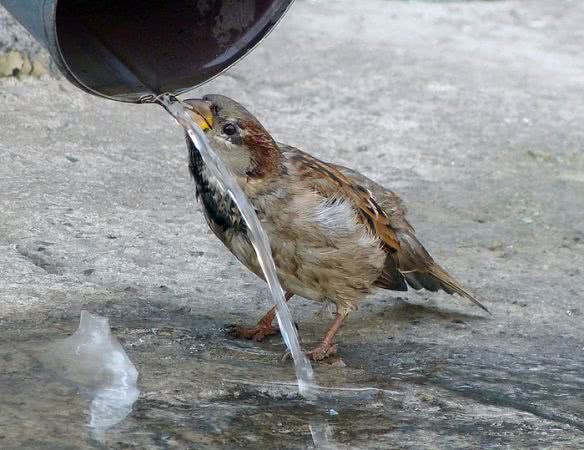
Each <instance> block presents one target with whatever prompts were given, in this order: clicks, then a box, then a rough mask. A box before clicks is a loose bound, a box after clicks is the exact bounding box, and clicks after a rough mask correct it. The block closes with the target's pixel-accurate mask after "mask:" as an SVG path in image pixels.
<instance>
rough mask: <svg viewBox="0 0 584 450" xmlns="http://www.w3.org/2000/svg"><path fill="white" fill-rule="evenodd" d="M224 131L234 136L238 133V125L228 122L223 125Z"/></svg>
mask: <svg viewBox="0 0 584 450" xmlns="http://www.w3.org/2000/svg"><path fill="white" fill-rule="evenodd" d="M223 133H225V134H226V135H227V136H233V135H234V134H235V133H237V127H236V126H235V125H233V124H232V123H226V124H225V125H223Z"/></svg>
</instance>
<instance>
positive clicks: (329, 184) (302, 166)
mask: <svg viewBox="0 0 584 450" xmlns="http://www.w3.org/2000/svg"><path fill="white" fill-rule="evenodd" d="M290 161H291V162H292V163H293V164H294V165H295V167H296V169H297V170H298V173H299V174H300V175H301V176H302V177H303V179H304V181H306V182H307V183H309V184H310V186H311V187H312V188H313V189H314V190H315V191H316V192H318V193H319V194H321V195H322V196H323V197H327V198H345V199H347V200H349V201H350V202H351V203H352V204H353V205H354V208H355V211H356V212H357V216H358V218H359V220H360V221H361V223H363V224H364V225H365V226H367V228H368V229H369V231H370V232H371V233H373V234H375V235H376V236H377V237H379V239H380V240H381V241H382V242H383V244H384V247H385V249H386V250H387V251H389V252H393V251H396V250H399V248H400V245H399V241H398V239H397V236H396V234H395V232H394V230H393V228H392V227H391V224H390V221H389V217H388V216H387V214H386V213H385V211H384V210H383V209H382V208H381V206H379V204H378V203H377V201H376V200H375V198H374V196H373V194H372V193H371V191H370V190H369V189H367V188H365V187H363V186H361V185H360V184H358V183H356V182H355V181H353V180H351V179H350V178H348V177H347V176H346V175H344V174H343V173H341V172H340V171H339V170H338V169H336V168H334V167H332V166H331V165H329V164H327V163H325V162H323V161H320V160H318V159H316V158H314V157H312V156H310V155H309V154H307V153H304V152H301V151H300V150H297V151H296V152H294V153H293V154H292V155H291V156H290Z"/></svg>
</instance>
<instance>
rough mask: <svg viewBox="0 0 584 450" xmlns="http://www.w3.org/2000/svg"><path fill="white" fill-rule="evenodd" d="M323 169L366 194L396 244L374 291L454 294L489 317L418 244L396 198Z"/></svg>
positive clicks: (348, 173)
mask: <svg viewBox="0 0 584 450" xmlns="http://www.w3.org/2000/svg"><path fill="white" fill-rule="evenodd" d="M294 150H295V149H294ZM302 155H305V154H302ZM308 156H309V155H308ZM317 161H318V160H317ZM319 162H320V161H319ZM320 163H321V164H323V165H325V163H322V162H320ZM326 167H327V168H328V169H329V170H334V171H336V172H338V173H340V174H341V175H343V176H344V178H345V179H346V181H345V183H348V184H350V185H351V186H360V187H362V188H365V189H366V190H367V192H369V194H370V196H371V198H374V199H375V200H376V203H377V206H378V207H380V209H382V211H383V213H384V216H385V217H386V218H387V220H388V227H389V228H390V230H391V231H392V233H393V235H394V236H395V238H396V239H397V241H398V243H399V248H398V249H396V250H397V251H395V252H391V253H388V255H387V257H386V260H385V264H384V267H383V272H382V273H381V275H380V276H379V279H378V280H377V281H376V282H375V285H376V286H377V287H380V288H382V289H389V290H396V291H405V290H407V285H409V286H410V287H412V288H413V289H415V290H420V289H427V290H429V291H433V292H436V291H438V290H443V291H445V292H447V293H448V294H455V293H456V294H458V295H460V296H462V297H465V298H467V299H468V300H470V301H471V302H472V303H474V304H475V305H477V306H478V307H479V308H481V309H483V310H484V311H486V312H488V313H489V314H490V311H489V310H488V309H487V308H486V307H485V306H484V305H483V304H482V303H480V302H479V301H478V300H477V299H476V298H475V297H474V296H473V295H472V294H471V293H470V292H468V291H467V290H466V289H464V288H463V287H462V286H461V284H460V283H459V282H458V281H456V280H455V279H454V278H452V277H451V276H450V275H449V274H448V272H446V271H445V270H444V269H443V268H442V267H440V266H439V265H438V264H437V263H436V262H435V261H434V259H433V258H432V256H430V254H429V253H428V252H427V250H426V249H425V248H424V246H423V245H422V244H421V243H420V242H419V241H418V239H417V238H416V237H415V235H414V228H413V227H412V226H411V225H410V223H409V222H408V221H407V219H406V217H405V215H406V207H405V205H404V204H403V202H402V200H401V198H400V197H399V195H397V194H396V193H395V192H392V191H389V190H387V189H385V188H384V187H383V186H381V185H380V184H378V183H376V182H375V181H373V180H371V179H369V178H367V177H366V176H364V175H362V174H360V173H359V172H356V171H354V170H352V169H349V168H347V167H343V166H339V165H334V164H326ZM337 178H339V177H338V175H337ZM375 232H377V230H375ZM406 282H407V284H406Z"/></svg>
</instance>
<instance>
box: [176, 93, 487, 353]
mask: <svg viewBox="0 0 584 450" xmlns="http://www.w3.org/2000/svg"><path fill="white" fill-rule="evenodd" d="M183 102H184V103H183V104H184V105H185V108H186V109H187V111H188V113H189V114H190V115H191V116H192V119H193V120H194V121H195V122H196V123H197V124H198V126H199V127H201V128H202V129H203V130H204V132H205V134H206V137H207V139H208V142H209V144H210V145H211V147H212V149H213V150H214V151H215V152H216V153H217V154H218V155H219V156H220V157H221V159H222V160H223V162H224V163H225V164H226V165H227V167H228V168H229V169H230V170H231V172H232V173H233V175H234V176H235V178H236V180H237V182H238V184H239V185H240V186H241V188H242V190H243V191H244V193H245V194H246V195H247V197H248V198H249V201H250V202H251V204H252V206H253V207H254V209H255V211H256V213H257V216H258V218H259V220H260V222H261V224H262V226H263V228H264V230H265V231H266V233H267V235H268V237H269V240H270V244H271V250H272V256H273V258H274V262H275V264H276V268H277V273H278V277H279V280H280V283H281V285H282V287H283V289H284V290H285V292H286V300H289V299H290V298H291V297H292V296H293V295H298V296H301V297H304V298H306V299H309V300H312V301H315V302H327V303H332V304H334V306H335V307H336V313H335V318H334V320H333V321H332V322H331V324H330V326H329V327H328V329H327V331H326V333H325V335H324V338H323V339H322V341H321V342H320V343H319V344H318V345H317V346H316V347H315V348H313V349H312V350H310V351H309V352H307V353H306V355H307V356H308V357H309V358H311V359H313V360H315V361H318V360H322V359H324V358H326V357H328V356H330V355H332V354H334V353H335V352H336V350H337V347H336V344H335V342H334V337H335V334H336V333H337V331H338V330H339V328H340V327H341V325H342V324H343V322H344V321H345V319H346V318H347V316H348V315H349V314H350V312H351V311H353V310H355V309H356V307H357V306H358V305H359V303H360V302H361V301H362V300H363V299H364V298H365V297H366V296H367V295H368V294H369V293H371V292H372V290H374V289H375V288H381V289H388V290H394V291H406V290H408V287H411V288H413V289H415V290H420V289H427V290H428V291H433V292H435V291H439V290H443V291H445V292H447V293H448V294H458V295H461V296H463V297H465V298H467V299H468V300H470V301H471V302H473V303H474V304H475V305H477V306H479V307H480V308H482V309H483V310H485V311H487V312H488V310H487V308H486V307H485V306H483V305H482V304H481V303H480V302H479V301H478V300H477V299H476V298H475V297H474V296H473V295H472V294H471V293H470V292H468V291H467V290H466V289H464V288H463V287H462V286H461V285H460V284H459V283H458V282H457V281H456V280H455V279H454V278H453V277H451V276H450V275H449V274H448V273H447V272H446V271H445V270H444V269H443V268H442V267H441V266H439V265H438V264H437V263H436V262H435V261H434V260H433V259H432V257H431V256H430V254H429V253H428V252H427V251H426V249H425V248H424V246H423V245H422V244H421V243H420V242H419V241H418V239H417V238H416V235H415V232H414V228H413V227H412V226H411V225H410V223H409V222H408V220H407V219H406V208H405V206H404V203H403V202H402V200H401V199H400V197H399V196H398V195H397V194H396V193H394V192H392V191H390V190H387V189H385V188H384V187H383V186H381V185H380V184H377V183H376V182H375V181H372V180H370V179H369V178H367V177H365V176H364V175H361V174H360V173H358V172H356V171H354V170H351V169H349V168H347V167H343V166H339V165H336V164H331V163H326V162H323V161H321V160H319V159H317V158H315V157H314V156H311V155H310V154H308V153H305V152H303V151H301V150H299V149H297V148H294V147H292V146H290V145H287V144H283V143H280V142H277V141H276V140H274V138H273V137H272V136H271V135H270V133H269V132H268V131H267V130H266V129H265V128H264V127H263V126H262V124H261V123H260V122H259V121H258V120H257V119H256V118H255V117H254V116H253V115H252V114H251V113H250V112H249V111H248V110H247V109H246V108H244V107H243V106H242V105H240V104H239V103H237V102H236V101H234V100H232V99H230V98H228V97H225V96H222V95H207V96H204V97H203V98H201V99H188V100H183ZM186 140H187V145H188V150H189V169H190V172H191V174H192V176H193V178H194V181H195V185H196V196H197V199H198V200H199V201H200V202H201V203H202V207H203V211H204V215H205V219H206V221H207V224H208V225H209V227H210V229H211V230H212V231H213V233H214V234H215V235H216V236H217V237H218V238H219V239H220V240H221V241H222V242H223V244H224V245H225V246H226V247H227V248H228V249H229V250H230V251H231V253H232V254H233V255H235V257H236V258H237V259H238V260H239V261H240V262H241V263H242V264H243V265H244V266H245V267H247V268H248V269H249V270H250V271H251V272H253V273H254V274H256V275H257V276H258V277H260V278H263V274H262V270H261V268H260V266H259V264H258V261H257V258H256V254H255V251H254V248H253V246H252V244H251V242H250V240H249V236H248V231H247V226H246V224H245V222H244V221H243V219H242V217H241V215H240V213H239V211H238V209H237V207H236V205H235V204H234V202H233V201H232V200H231V198H230V197H229V195H228V194H226V192H225V191H224V190H222V188H221V187H220V185H219V183H218V182H217V180H216V179H215V178H214V177H213V175H212V174H211V173H210V171H209V169H208V168H207V167H206V165H205V163H204V161H203V159H202V157H201V154H200V153H199V151H198V149H197V148H196V147H195V145H194V144H193V143H192V141H191V140H190V139H189V137H188V136H187V139H186ZM274 317H275V308H272V309H271V310H270V311H268V312H267V313H266V314H265V315H264V316H263V317H262V318H261V319H260V320H259V322H258V323H257V325H256V326H254V327H251V328H244V327H236V328H235V329H234V330H233V331H234V333H235V334H236V336H237V337H240V338H247V339H254V340H256V341H261V340H262V339H264V338H265V337H266V336H269V335H273V334H276V333H277V332H278V329H277V327H276V326H274V325H273V324H272V322H273V320H274Z"/></svg>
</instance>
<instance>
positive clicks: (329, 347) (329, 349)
mask: <svg viewBox="0 0 584 450" xmlns="http://www.w3.org/2000/svg"><path fill="white" fill-rule="evenodd" d="M304 354H305V355H306V357H307V358H308V359H311V360H312V361H322V360H323V359H326V358H328V357H329V356H333V355H336V354H337V344H333V343H330V344H329V343H327V342H321V343H320V344H318V345H317V346H316V347H314V348H313V349H312V350H309V351H307V352H305V353H304Z"/></svg>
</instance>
